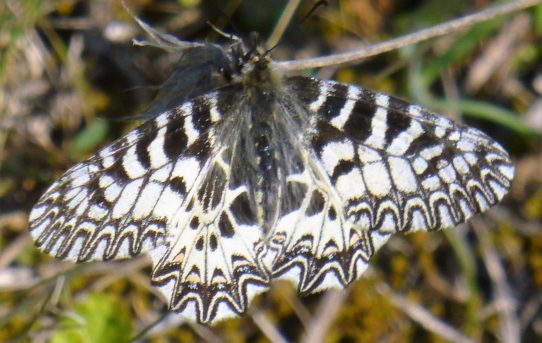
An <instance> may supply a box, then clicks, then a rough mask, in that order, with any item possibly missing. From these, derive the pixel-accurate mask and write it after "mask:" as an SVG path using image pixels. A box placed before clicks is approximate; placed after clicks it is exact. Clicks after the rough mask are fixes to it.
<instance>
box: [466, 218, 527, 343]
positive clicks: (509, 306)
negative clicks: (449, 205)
mask: <svg viewBox="0 0 542 343" xmlns="http://www.w3.org/2000/svg"><path fill="white" fill-rule="evenodd" d="M471 225H472V227H473V229H474V232H475V233H476V235H477V236H478V239H479V240H480V246H481V248H482V257H483V260H484V264H485V266H486V269H487V273H488V274H489V277H490V278H491V281H492V282H493V285H494V286H495V303H496V305H497V306H496V308H497V311H499V313H500V315H501V319H502V324H501V325H500V333H501V337H500V338H501V339H502V341H503V342H508V343H519V342H520V341H521V330H520V324H519V318H518V316H517V313H516V308H517V302H516V299H515V298H514V296H513V295H512V290H511V288H510V285H509V284H508V282H507V281H506V272H505V271H504V266H503V264H502V262H501V259H500V258H499V254H498V253H497V251H496V250H495V247H494V246H493V245H492V244H491V241H490V239H489V236H488V228H487V227H485V226H486V225H485V224H484V223H483V221H481V220H480V219H479V218H472V219H471Z"/></svg>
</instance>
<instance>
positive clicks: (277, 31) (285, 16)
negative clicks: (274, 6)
mask: <svg viewBox="0 0 542 343" xmlns="http://www.w3.org/2000/svg"><path fill="white" fill-rule="evenodd" d="M300 3H301V0H290V1H288V5H286V8H285V9H284V11H282V14H281V16H280V18H279V21H278V22H277V25H275V28H274V29H273V32H272V33H271V35H270V36H269V38H268V39H267V43H266V46H267V47H268V48H271V47H274V46H275V45H276V44H277V43H278V41H279V40H280V37H282V35H283V34H284V31H286V28H287V27H288V24H289V23H290V20H292V17H293V16H294V13H295V11H296V10H297V8H298V7H299V4H300Z"/></svg>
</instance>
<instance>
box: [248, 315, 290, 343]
mask: <svg viewBox="0 0 542 343" xmlns="http://www.w3.org/2000/svg"><path fill="white" fill-rule="evenodd" d="M252 320H253V321H254V323H255V324H256V325H257V326H258V327H259V328H260V330H261V331H262V332H263V334H264V335H265V336H266V337H267V339H269V340H270V341H271V342H273V343H288V341H287V340H286V339H285V338H284V337H283V336H282V335H281V333H280V332H279V331H278V330H277V328H276V327H275V324H273V323H272V322H271V321H270V320H269V319H267V317H266V316H265V314H264V313H263V312H254V313H253V314H252Z"/></svg>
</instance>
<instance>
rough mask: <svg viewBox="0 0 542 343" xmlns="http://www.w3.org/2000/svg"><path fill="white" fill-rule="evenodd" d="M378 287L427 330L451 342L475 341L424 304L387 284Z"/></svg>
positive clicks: (467, 342)
mask: <svg viewBox="0 0 542 343" xmlns="http://www.w3.org/2000/svg"><path fill="white" fill-rule="evenodd" d="M377 289H378V291H379V292H380V293H382V294H384V295H385V296H386V297H387V299H389V300H390V301H391V303H392V304H393V305H394V306H395V307H396V308H398V309H400V310H401V311H403V312H404V313H405V314H406V315H407V316H409V317H410V318H411V319H412V320H413V321H415V322H416V323H418V324H419V325H421V326H422V327H423V328H425V329H426V330H427V331H430V332H432V333H434V334H435V335H438V336H439V337H441V338H444V339H445V340H447V341H450V342H460V343H474V341H473V340H472V339H470V338H468V337H465V336H464V335H463V334H461V333H460V332H459V331H457V330H456V329H455V328H453V327H451V326H450V325H448V324H446V323H445V322H443V321H442V320H440V319H438V318H437V317H435V316H434V315H433V314H431V312H429V311H427V310H426V309H424V308H423V307H422V306H420V305H418V304H416V303H414V302H412V301H410V300H408V299H407V298H405V297H403V296H401V295H399V294H396V293H394V292H392V291H391V290H390V289H389V287H388V286H387V285H386V284H381V285H379V287H378V288H377Z"/></svg>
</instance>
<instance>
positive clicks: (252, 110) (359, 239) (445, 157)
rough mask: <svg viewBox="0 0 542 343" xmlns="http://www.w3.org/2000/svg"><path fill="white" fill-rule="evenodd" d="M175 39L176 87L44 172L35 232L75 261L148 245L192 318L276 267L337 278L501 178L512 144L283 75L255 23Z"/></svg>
mask: <svg viewBox="0 0 542 343" xmlns="http://www.w3.org/2000/svg"><path fill="white" fill-rule="evenodd" d="M182 52H183V55H182V58H181V60H180V62H179V64H178V66H177V67H178V70H177V71H176V72H175V73H174V74H173V77H172V78H171V79H170V81H168V82H169V83H170V84H171V85H175V87H172V88H171V89H174V90H175V92H176V93H177V94H176V96H171V94H170V95H168V96H167V98H168V99H169V102H168V103H167V106H165V108H163V109H162V110H161V113H160V114H158V115H156V116H153V117H151V118H149V119H148V120H147V121H146V122H144V123H143V124H142V125H141V126H139V127H137V128H135V129H134V130H132V131H131V132H129V133H128V134H126V135H125V136H124V137H121V138H120V139H118V140H116V141H115V142H113V143H112V144H110V145H109V146H107V147H105V148H104V149H102V150H101V151H99V152H97V153H96V154H94V155H92V156H91V157H90V158H88V159H87V160H85V161H83V162H80V163H78V164H76V165H75V166H73V167H72V168H70V169H69V170H68V171H67V172H66V173H65V174H64V175H63V176H62V177H60V178H59V179H58V180H57V181H56V182H54V183H53V184H52V185H51V186H50V187H49V189H48V190H47V191H46V192H45V193H44V194H43V195H42V197H41V198H40V199H39V201H38V202H37V204H36V205H35V206H34V208H33V210H32V211H31V213H30V232H31V235H32V237H33V239H34V241H35V244H36V246H37V247H38V248H39V249H41V250H43V251H44V252H46V253H48V254H50V255H52V256H55V257H57V258H60V259H64V260H70V261H74V262H86V261H91V260H104V261H105V260H113V259H122V258H130V257H134V256H138V255H142V254H147V255H149V256H150V257H151V259H152V273H151V281H152V284H153V285H154V286H156V287H158V288H159V290H160V291H161V293H162V294H163V295H164V297H165V298H166V299H167V300H168V303H169V306H170V308H171V309H172V310H173V311H176V312H179V313H181V314H182V315H183V316H185V317H186V318H188V319H191V320H194V321H198V322H202V323H214V322H217V321H219V320H223V319H225V318H228V317H231V316H236V315H241V314H243V313H244V312H246V310H247V307H248V306H249V304H250V302H251V300H252V299H253V298H254V297H255V296H256V295H257V294H259V293H261V292H264V291H266V290H267V289H268V288H269V286H270V283H271V282H272V281H273V280H276V279H285V280H289V281H291V282H292V283H293V284H294V285H295V286H296V287H297V289H298V291H299V292H300V293H302V294H310V293H314V292H319V291H322V290H325V289H328V288H342V287H345V286H346V285H348V284H350V283H352V282H354V281H355V280H356V279H357V278H359V277H360V275H362V274H363V272H364V271H365V270H366V268H367V266H368V263H369V260H370V259H371V257H372V256H373V255H374V254H375V252H376V251H377V250H378V249H379V248H380V247H381V246H382V245H383V244H384V243H385V242H386V241H387V240H388V239H389V238H390V236H391V235H393V234H395V233H402V232H405V233H407V232H413V231H419V230H424V231H434V230H439V229H443V228H449V227H454V226H457V225H458V224H459V223H462V222H465V221H466V220H467V219H468V218H470V217H472V216H473V215H474V214H476V213H479V212H482V211H485V210H487V209H488V208H489V207H491V206H492V205H494V204H496V203H498V202H499V201H500V200H501V199H502V198H503V197H504V195H505V194H506V193H507V191H508V189H509V188H510V186H511V181H512V179H513V175H514V167H513V165H512V162H511V160H510V156H509V155H508V153H507V152H506V151H505V150H504V149H503V148H502V147H501V146H500V145H499V144H498V143H496V142H495V141H494V140H492V139H491V138H489V137H488V136H487V135H485V134H484V133H482V132H481V131H479V130H477V129H474V128H471V127H468V126H465V125H462V124H459V123H454V122H452V121H450V120H449V119H446V118H444V117H443V116H440V115H437V114H434V113H432V112H430V111H428V110H426V109H423V108H421V107H419V106H417V105H413V104H410V103H408V102H405V101H402V100H399V99H397V98H394V97H391V96H389V95H386V94H383V93H378V92H374V91H371V90H368V89H365V88H362V87H360V86H357V85H350V84H345V83H340V82H335V81H326V80H319V79H315V78H311V77H305V76H286V74H285V72H284V71H283V70H281V68H280V65H278V64H277V63H275V62H274V61H273V60H272V59H271V56H270V51H269V50H266V49H264V48H262V47H261V45H260V43H259V39H258V38H257V37H256V36H251V37H250V38H249V39H248V40H246V41H241V40H234V41H233V42H232V43H231V44H230V45H228V46H226V47H222V46H219V45H216V44H211V43H205V44H204V43H186V44H185V45H184V46H183V47H182ZM166 84H167V83H166ZM166 88H167V87H166Z"/></svg>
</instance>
